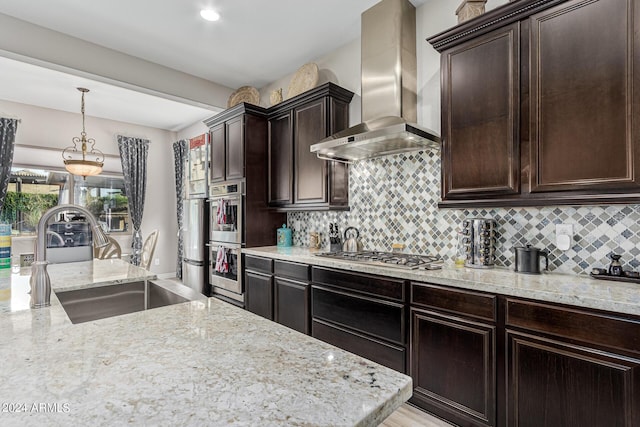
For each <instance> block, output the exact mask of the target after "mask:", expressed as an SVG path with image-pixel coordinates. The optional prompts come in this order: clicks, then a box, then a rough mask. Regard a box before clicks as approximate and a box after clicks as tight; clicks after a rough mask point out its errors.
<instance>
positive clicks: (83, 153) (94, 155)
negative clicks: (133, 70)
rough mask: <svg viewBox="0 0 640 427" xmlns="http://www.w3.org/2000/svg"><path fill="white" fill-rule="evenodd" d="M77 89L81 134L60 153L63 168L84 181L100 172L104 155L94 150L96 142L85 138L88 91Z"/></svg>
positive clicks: (81, 88)
mask: <svg viewBox="0 0 640 427" xmlns="http://www.w3.org/2000/svg"><path fill="white" fill-rule="evenodd" d="M77 89H78V90H79V91H80V92H82V103H81V105H80V112H81V113H82V132H81V133H80V138H78V137H77V136H76V137H74V138H73V139H72V141H73V146H69V147H67V148H65V149H64V150H63V151H62V159H63V160H64V167H65V169H66V170H67V171H69V173H71V174H73V175H79V176H82V177H83V178H85V179H86V178H87V177H88V176H91V175H98V174H100V172H102V165H103V164H104V154H102V151H100V150H98V149H96V148H94V145H95V144H96V140H95V139H93V138H87V133H86V132H85V129H84V94H85V93H87V92H89V89H85V88H83V87H79V88H77ZM78 144H80V146H81V150H78ZM88 144H90V146H91V149H90V151H87V145H88Z"/></svg>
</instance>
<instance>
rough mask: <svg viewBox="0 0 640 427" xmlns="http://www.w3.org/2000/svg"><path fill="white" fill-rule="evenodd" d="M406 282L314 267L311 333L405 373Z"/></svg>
mask: <svg viewBox="0 0 640 427" xmlns="http://www.w3.org/2000/svg"><path fill="white" fill-rule="evenodd" d="M405 286H406V284H405V282H404V280H399V279H390V278H386V277H379V276H372V275H368V274H355V273H347V272H345V271H341V270H334V269H328V268H323V267H312V287H311V313H312V335H313V336H314V337H315V338H318V339H320V340H322V341H325V342H328V343H329V344H333V345H335V346H336V347H340V348H342V349H344V350H347V351H349V352H352V353H355V354H357V355H359V356H362V357H365V358H367V359H369V360H372V361H374V362H376V363H379V364H381V365H384V366H387V367H389V368H391V369H395V370H396V371H399V372H403V373H406V372H407V350H406V348H407V344H406V343H407V337H406V331H407V328H406V327H405V324H406V316H407V311H406V301H405Z"/></svg>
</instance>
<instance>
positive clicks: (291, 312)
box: [274, 276, 311, 335]
mask: <svg viewBox="0 0 640 427" xmlns="http://www.w3.org/2000/svg"><path fill="white" fill-rule="evenodd" d="M274 285H275V299H274V302H275V304H274V311H275V313H274V314H275V319H274V320H275V321H276V322H278V323H280V324H281V325H285V326H288V327H290V328H291V329H295V330H296V331H298V332H302V333H303V334H307V335H309V334H310V333H311V324H310V321H311V315H310V310H309V298H310V295H309V288H310V287H311V285H309V283H305V282H300V281H297V280H291V279H285V278H283V277H277V276H276V277H275V279H274Z"/></svg>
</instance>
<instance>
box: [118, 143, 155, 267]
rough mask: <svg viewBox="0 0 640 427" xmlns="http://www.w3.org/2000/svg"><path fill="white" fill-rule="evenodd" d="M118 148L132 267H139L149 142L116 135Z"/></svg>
mask: <svg viewBox="0 0 640 427" xmlns="http://www.w3.org/2000/svg"><path fill="white" fill-rule="evenodd" d="M118 148H119V149H120V161H121V162H122V174H123V175H124V189H125V191H126V192H127V197H128V199H129V215H130V216H131V222H132V223H133V241H132V242H131V248H132V251H131V259H130V262H131V264H133V265H140V253H141V252H142V233H140V225H141V224H142V213H143V211H144V196H145V193H146V188H147V156H148V154H149V140H147V139H140V138H131V137H127V136H122V135H118Z"/></svg>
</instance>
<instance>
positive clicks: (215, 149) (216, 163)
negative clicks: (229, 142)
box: [210, 123, 226, 182]
mask: <svg viewBox="0 0 640 427" xmlns="http://www.w3.org/2000/svg"><path fill="white" fill-rule="evenodd" d="M225 139H226V138H225V126H224V123H223V124H219V125H218V126H215V127H213V128H212V129H211V166H210V169H211V175H210V180H211V182H221V181H224V177H225V172H226V171H225V168H224V165H225V159H226V150H225Z"/></svg>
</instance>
